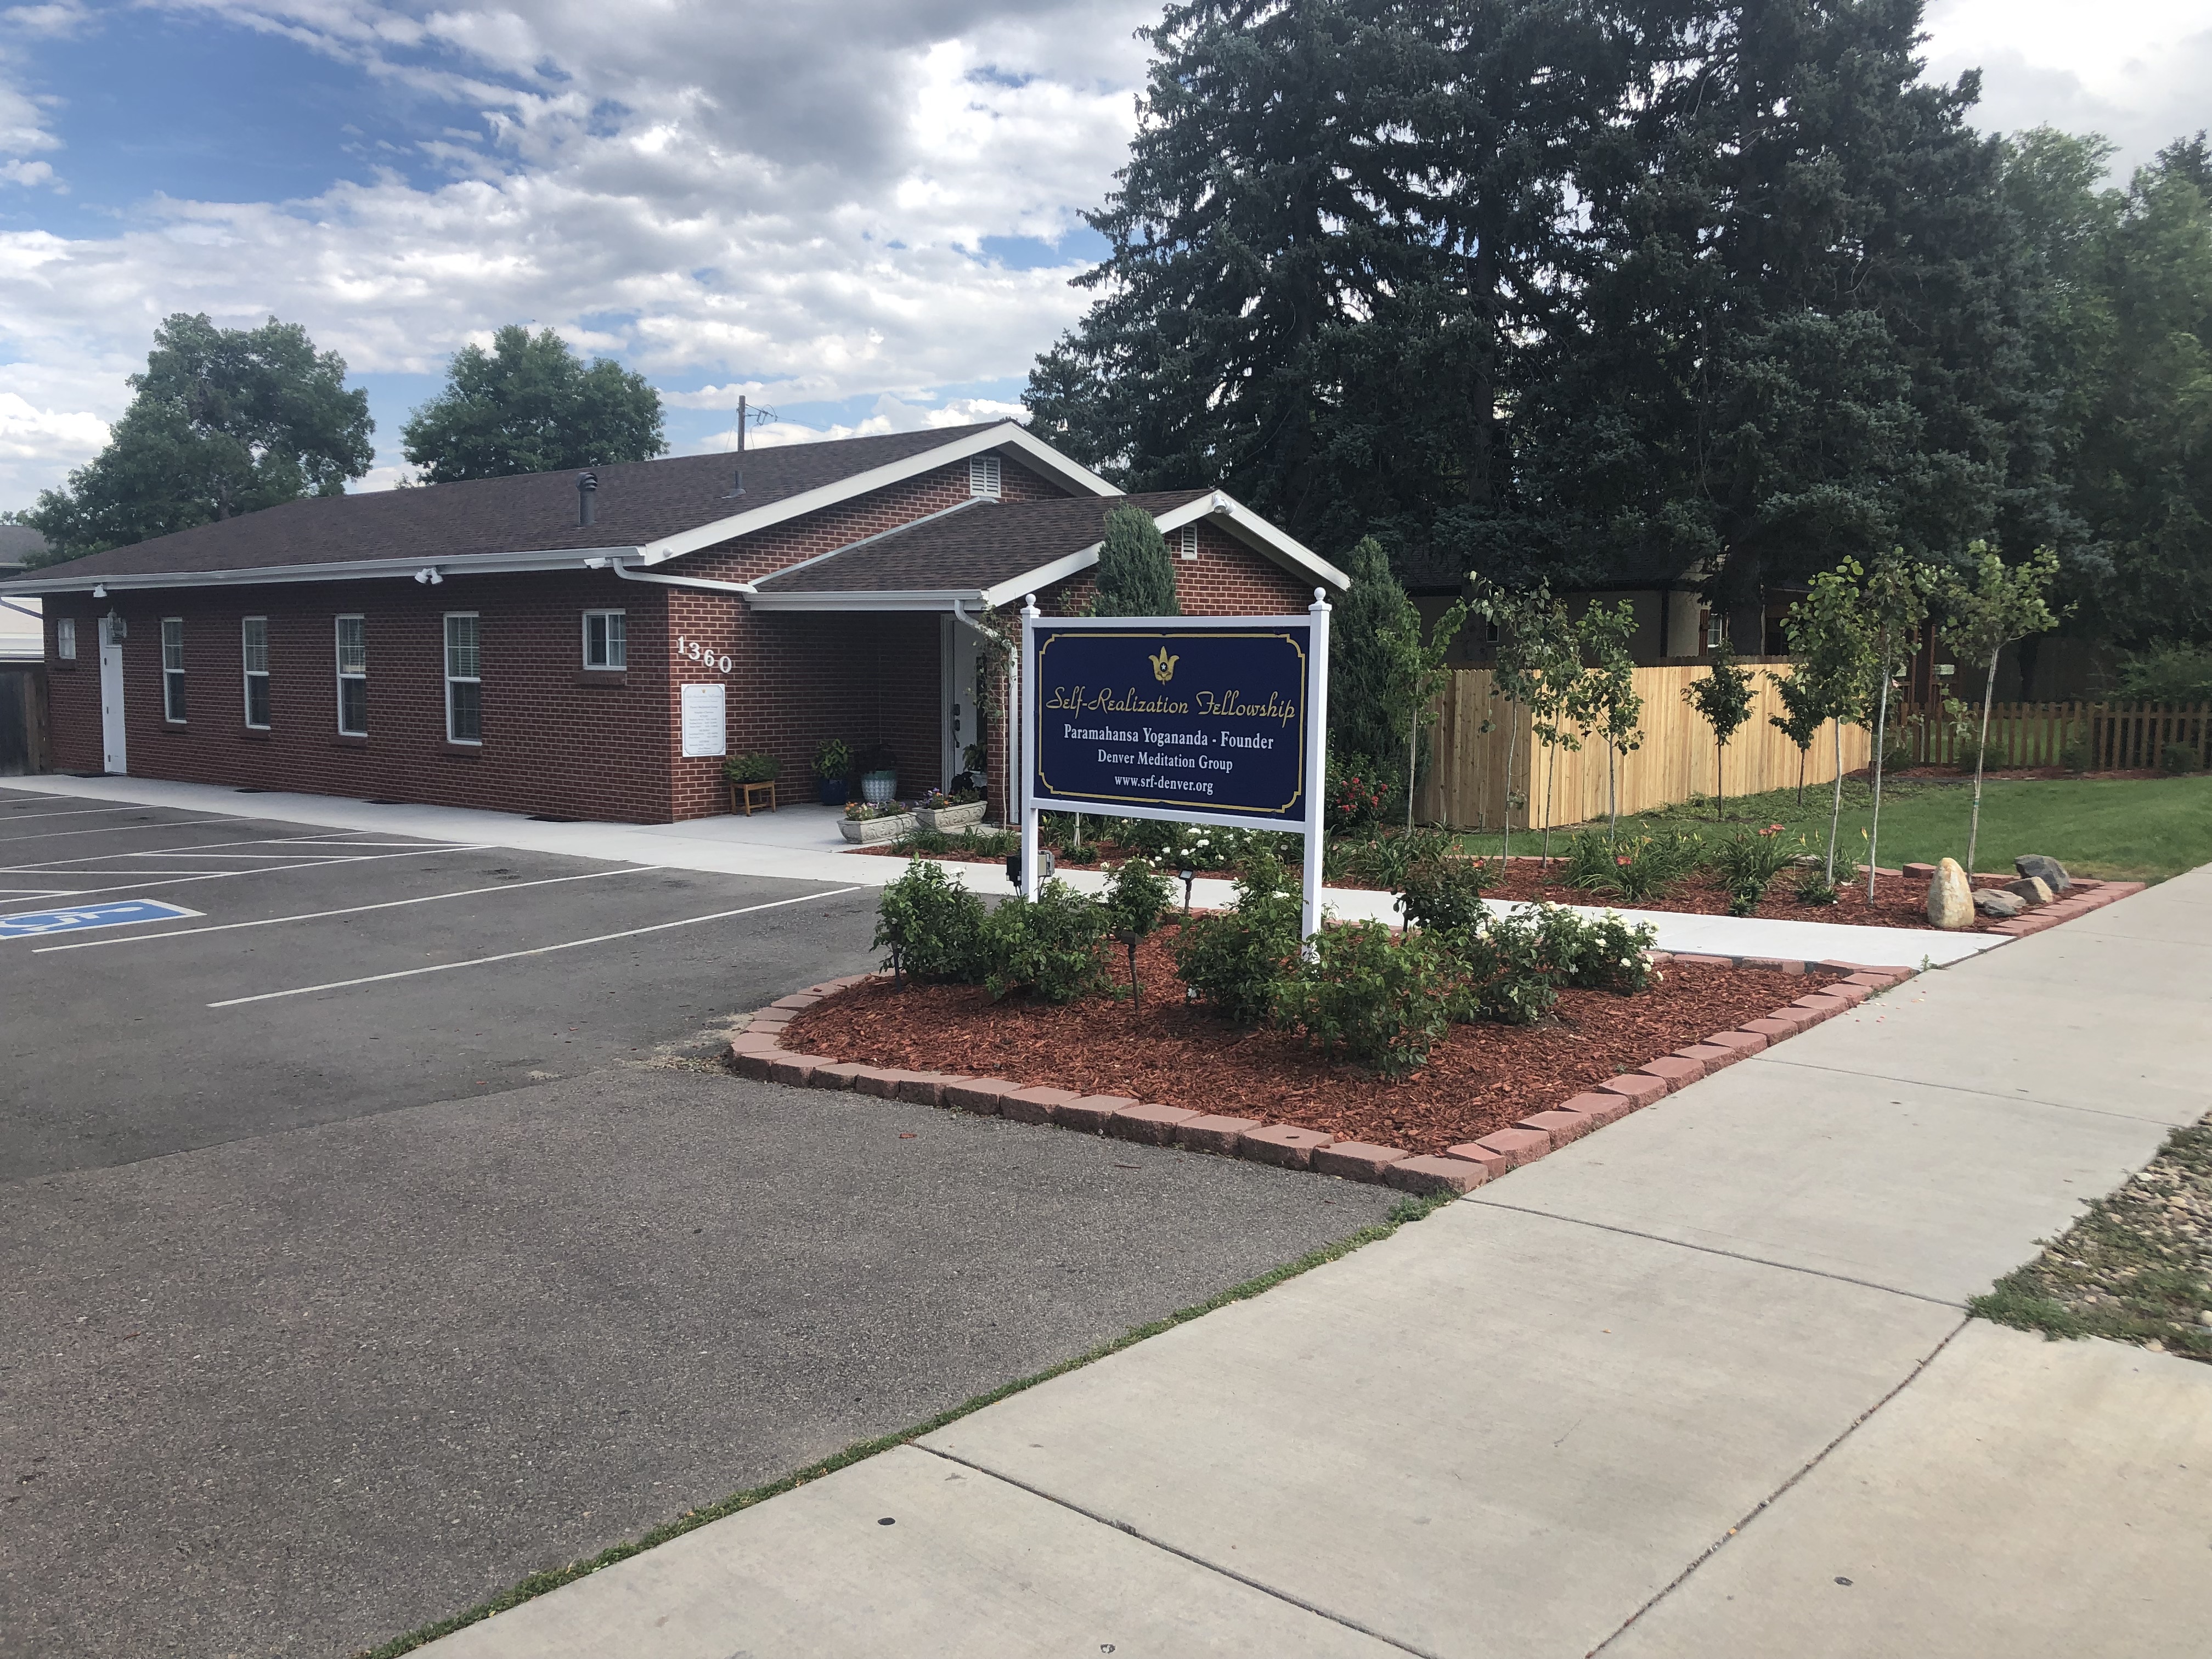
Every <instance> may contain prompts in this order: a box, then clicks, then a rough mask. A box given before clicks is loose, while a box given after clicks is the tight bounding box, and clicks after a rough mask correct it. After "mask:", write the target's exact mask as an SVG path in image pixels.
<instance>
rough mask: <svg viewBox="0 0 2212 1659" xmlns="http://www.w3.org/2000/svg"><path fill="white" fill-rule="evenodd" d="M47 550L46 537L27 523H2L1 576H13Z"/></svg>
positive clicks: (0, 537) (0, 538) (0, 525)
mask: <svg viewBox="0 0 2212 1659" xmlns="http://www.w3.org/2000/svg"><path fill="white" fill-rule="evenodd" d="M45 551H46V538H45V537H44V536H41V535H40V533H39V532H37V531H35V530H33V529H32V528H31V526H28V525H27V524H0V576H12V575H14V574H15V573H16V571H17V570H19V569H20V568H21V567H22V566H24V565H26V564H28V563H29V562H31V561H32V560H33V559H35V558H37V557H38V556H40V555H41V554H43V553H44V552H45Z"/></svg>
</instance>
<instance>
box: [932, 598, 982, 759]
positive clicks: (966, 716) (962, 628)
mask: <svg viewBox="0 0 2212 1659" xmlns="http://www.w3.org/2000/svg"><path fill="white" fill-rule="evenodd" d="M942 623H943V625H942V626H941V627H940V628H939V631H938V653H937V659H938V661H939V663H940V664H942V665H943V666H944V681H945V686H944V701H943V702H942V704H941V705H940V711H939V712H940V719H939V726H938V729H939V732H941V733H943V739H944V750H945V752H944V758H943V763H942V770H943V772H944V775H945V781H944V783H943V785H942V786H941V787H944V788H947V789H950V788H951V787H952V780H953V779H954V778H955V777H957V776H958V775H960V774H961V773H963V772H965V771H967V770H968V769H969V766H968V759H967V755H968V749H969V745H970V744H977V743H981V742H982V740H983V738H982V726H981V720H979V719H978V717H977V715H976V713H975V690H976V686H977V684H978V682H979V680H980V678H981V671H982V656H983V642H982V641H981V640H980V639H978V638H977V637H976V635H975V629H972V628H970V627H969V626H967V625H966V624H965V623H960V622H957V621H955V620H954V619H953V618H952V617H945V618H943V619H942ZM979 770H980V768H979Z"/></svg>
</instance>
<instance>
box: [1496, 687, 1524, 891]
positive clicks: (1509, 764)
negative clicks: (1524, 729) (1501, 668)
mask: <svg viewBox="0 0 2212 1659" xmlns="http://www.w3.org/2000/svg"><path fill="white" fill-rule="evenodd" d="M1520 735H1521V722H1520V721H1519V720H1517V719H1516V718H1515V717H1514V714H1513V699H1512V698H1510V697H1508V698H1507V699H1506V700H1505V825H1504V835H1505V844H1504V848H1503V849H1502V850H1501V851H1500V852H1499V853H1498V862H1499V863H1500V864H1501V865H1503V866H1505V868H1506V869H1508V870H1510V869H1511V868H1512V867H1513V743H1514V739H1516V738H1518V737H1519V736H1520Z"/></svg>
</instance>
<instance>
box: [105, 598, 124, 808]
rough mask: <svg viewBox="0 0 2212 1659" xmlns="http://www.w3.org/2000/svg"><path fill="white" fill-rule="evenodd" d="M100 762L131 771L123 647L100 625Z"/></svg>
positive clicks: (118, 770) (113, 769)
mask: <svg viewBox="0 0 2212 1659" xmlns="http://www.w3.org/2000/svg"><path fill="white" fill-rule="evenodd" d="M100 769H101V770H102V771H104V772H112V773H114V774H116V775H118V776H120V775H123V774H124V773H125V772H127V771H129V770H130V766H129V765H128V763H127V761H126V757H125V754H124V751H123V647H122V646H121V644H119V643H118V641H113V640H111V639H109V638H108V637H107V624H106V623H104V622H103V623H100Z"/></svg>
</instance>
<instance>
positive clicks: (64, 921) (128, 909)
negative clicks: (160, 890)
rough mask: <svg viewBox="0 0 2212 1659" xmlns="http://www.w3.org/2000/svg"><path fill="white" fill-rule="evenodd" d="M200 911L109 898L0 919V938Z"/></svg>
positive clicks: (36, 936) (31, 936)
mask: <svg viewBox="0 0 2212 1659" xmlns="http://www.w3.org/2000/svg"><path fill="white" fill-rule="evenodd" d="M201 914H202V912H200V911H197V910H187V909H185V907H184V906H183V905H181V904H164V903H163V902H161V900H159V899H113V900H110V901H106V902H102V903H99V904H73V905H70V906H67V907H65V908H62V909H58V910H22V911H19V912H17V913H16V914H15V915H12V916H0V939H41V938H44V937H45V936H46V934H48V933H77V932H79V931H81V930H82V929H83V928H87V927H127V926H129V925H130V924H131V923H132V922H134V921H177V920H178V919H179V918H180V917H184V916H197V915H201Z"/></svg>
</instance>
